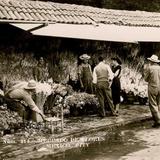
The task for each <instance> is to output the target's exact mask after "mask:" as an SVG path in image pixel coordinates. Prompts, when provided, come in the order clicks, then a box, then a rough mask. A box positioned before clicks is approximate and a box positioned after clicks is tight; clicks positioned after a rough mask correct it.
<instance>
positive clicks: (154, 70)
mask: <svg viewBox="0 0 160 160" xmlns="http://www.w3.org/2000/svg"><path fill="white" fill-rule="evenodd" d="M147 59H148V60H149V63H148V64H147V65H145V66H144V79H145V81H146V82H148V99H149V107H150V110H151V114H152V117H153V120H154V124H153V126H152V127H156V128H157V127H160V113H159V109H160V108H159V107H160V66H159V64H158V63H159V62H160V60H159V59H158V56H156V55H152V56H151V57H150V58H147Z"/></svg>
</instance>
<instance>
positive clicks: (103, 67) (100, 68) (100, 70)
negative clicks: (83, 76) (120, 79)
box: [93, 62, 114, 84]
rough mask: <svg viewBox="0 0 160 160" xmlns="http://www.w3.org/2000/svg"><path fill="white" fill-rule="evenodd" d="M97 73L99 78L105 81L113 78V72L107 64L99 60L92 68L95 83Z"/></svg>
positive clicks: (95, 82)
mask: <svg viewBox="0 0 160 160" xmlns="http://www.w3.org/2000/svg"><path fill="white" fill-rule="evenodd" d="M97 74H99V75H100V76H101V78H102V79H103V80H105V81H110V80H112V79H113V77H114V74H113V72H112V70H111V68H110V66H109V65H108V64H105V63H104V62H100V63H99V64H98V65H97V66H96V67H95V68H94V70H93V83H94V84H97V80H98V76H99V75H97Z"/></svg>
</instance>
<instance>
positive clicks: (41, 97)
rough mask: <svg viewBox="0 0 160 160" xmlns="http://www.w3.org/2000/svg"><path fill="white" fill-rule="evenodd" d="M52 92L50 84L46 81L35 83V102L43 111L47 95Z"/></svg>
mask: <svg viewBox="0 0 160 160" xmlns="http://www.w3.org/2000/svg"><path fill="white" fill-rule="evenodd" d="M51 93H52V88H51V85H49V84H48V83H45V82H44V83H40V82H37V83H36V94H35V98H34V99H35V103H36V105H37V106H38V107H39V108H40V109H41V110H42V111H43V110H44V108H43V106H44V104H45V101H46V99H47V97H48V96H49V95H50V94H51Z"/></svg>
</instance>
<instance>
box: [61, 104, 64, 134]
mask: <svg viewBox="0 0 160 160" xmlns="http://www.w3.org/2000/svg"><path fill="white" fill-rule="evenodd" d="M63 121H64V119H63V105H61V130H62V132H63Z"/></svg>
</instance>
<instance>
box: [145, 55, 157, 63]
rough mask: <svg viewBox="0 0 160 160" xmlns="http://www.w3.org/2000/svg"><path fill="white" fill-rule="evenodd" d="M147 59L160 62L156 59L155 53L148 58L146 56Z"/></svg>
mask: <svg viewBox="0 0 160 160" xmlns="http://www.w3.org/2000/svg"><path fill="white" fill-rule="evenodd" d="M147 59H148V60H149V61H151V62H155V63H159V62H160V60H159V59H158V56H156V55H154V54H153V55H152V56H151V57H149V58H147Z"/></svg>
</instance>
